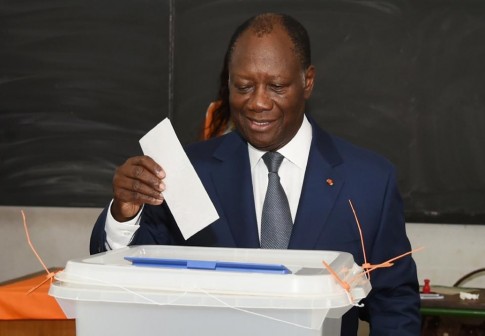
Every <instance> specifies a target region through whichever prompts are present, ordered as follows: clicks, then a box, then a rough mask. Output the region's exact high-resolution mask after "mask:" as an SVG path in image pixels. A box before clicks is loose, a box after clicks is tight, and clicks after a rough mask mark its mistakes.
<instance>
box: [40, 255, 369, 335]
mask: <svg viewBox="0 0 485 336" xmlns="http://www.w3.org/2000/svg"><path fill="white" fill-rule="evenodd" d="M323 261H325V262H326V263H327V264H328V265H329V266H330V268H331V270H333V272H335V275H332V274H331V272H330V271H329V270H328V269H327V268H326V267H325V266H324V264H323ZM361 273H362V269H361V268H360V267H359V266H358V265H356V264H355V263H354V260H353V257H352V255H351V254H349V253H345V252H335V251H304V250H268V249H241V248H237V249H236V248H209V247H181V246H136V247H127V248H122V249H119V250H113V251H108V252H105V253H100V254H97V255H94V256H90V257H87V258H84V259H74V260H70V261H68V263H67V265H66V267H65V269H64V270H63V271H62V272H60V273H58V274H57V275H56V281H55V282H54V283H53V284H52V285H51V287H50V290H49V294H50V295H52V296H53V297H55V298H56V300H57V301H58V303H59V304H60V306H61V308H62V309H63V311H64V313H65V314H66V316H67V317H68V318H75V319H76V332H77V336H92V335H117V336H125V335H126V336H128V335H130V336H132V335H145V336H152V335H191V336H192V335H207V336H209V335H210V336H215V335H221V336H222V335H223V336H228V335H231V336H238V335H241V336H242V335H244V336H247V335H251V336H256V335H264V336H267V335H297V336H300V335H301V336H310V335H331V336H335V335H339V334H340V325H341V317H342V315H343V314H344V313H345V312H347V311H348V310H349V309H350V308H351V307H352V306H353V305H355V304H357V303H358V302H359V301H360V300H361V299H362V298H364V297H365V296H366V295H367V294H368V293H369V291H370V289H371V286H370V283H369V281H368V280H367V279H366V278H365V276H362V274H361ZM337 277H338V278H339V279H340V280H338V279H337ZM343 282H345V283H348V284H349V286H350V287H349V288H347V290H346V289H344V286H342V283H343Z"/></svg>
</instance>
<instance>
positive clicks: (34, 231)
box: [0, 207, 485, 287]
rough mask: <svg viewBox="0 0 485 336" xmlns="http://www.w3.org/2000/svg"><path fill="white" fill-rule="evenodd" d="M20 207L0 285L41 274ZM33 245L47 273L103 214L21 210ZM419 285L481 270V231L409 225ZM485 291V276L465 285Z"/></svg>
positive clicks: (0, 222)
mask: <svg viewBox="0 0 485 336" xmlns="http://www.w3.org/2000/svg"><path fill="white" fill-rule="evenodd" d="M20 209H22V208H20V207H0V237H1V238H0V242H1V243H0V264H1V265H2V268H1V270H2V271H1V272H0V282H1V281H5V280H8V279H12V278H15V277H19V276H22V275H25V274H29V273H33V272H37V271H40V270H42V266H41V265H40V263H39V262H38V261H37V259H36V258H35V256H34V254H33V253H32V251H31V250H30V248H29V246H28V244H27V240H26V238H25V232H24V229H23V225H22V217H21V214H20ZM23 209H24V211H25V213H26V215H27V223H28V227H29V230H30V237H31V240H32V243H33V244H34V246H35V247H36V249H37V251H38V252H39V254H40V256H41V257H42V258H43V260H44V262H45V263H46V265H47V266H48V267H63V266H64V265H65V263H66V262H67V260H69V259H73V258H79V257H84V256H87V255H89V248H88V245H89V236H90V233H91V228H92V226H93V224H94V222H95V220H96V218H97V216H98V215H99V213H100V212H101V209H92V208H90V209H82V208H40V207H27V208H23ZM407 231H408V235H409V238H410V240H411V243H412V245H413V248H416V247H420V246H424V247H425V249H424V250H423V251H421V252H418V253H416V254H415V255H414V258H415V260H416V263H417V265H418V276H419V280H420V283H423V280H424V279H425V278H429V279H431V285H433V284H440V285H452V284H453V283H454V282H455V281H456V280H458V279H459V278H460V277H461V276H463V275H465V274H467V273H469V272H471V271H473V270H475V269H478V268H481V267H485V225H449V224H446V225H439V224H408V225H407ZM467 285H470V286H479V287H485V276H482V277H478V278H476V279H474V280H472V281H470V282H468V283H467Z"/></svg>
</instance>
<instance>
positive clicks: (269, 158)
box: [263, 152, 285, 173]
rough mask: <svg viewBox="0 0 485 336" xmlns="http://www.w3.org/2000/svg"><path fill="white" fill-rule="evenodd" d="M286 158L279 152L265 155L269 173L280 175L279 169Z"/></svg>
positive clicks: (264, 158) (264, 159)
mask: <svg viewBox="0 0 485 336" xmlns="http://www.w3.org/2000/svg"><path fill="white" fill-rule="evenodd" d="M284 158H285V157H284V156H283V155H281V154H280V153H278V152H267V153H266V154H264V155H263V161H264V163H265V164H266V167H268V172H270V173H278V169H279V168H280V166H281V162H283V159H284Z"/></svg>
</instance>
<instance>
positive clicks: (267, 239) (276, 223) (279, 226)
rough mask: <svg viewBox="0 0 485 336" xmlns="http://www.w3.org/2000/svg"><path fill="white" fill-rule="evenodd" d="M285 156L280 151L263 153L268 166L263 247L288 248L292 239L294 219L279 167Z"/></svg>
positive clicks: (262, 233)
mask: <svg viewBox="0 0 485 336" xmlns="http://www.w3.org/2000/svg"><path fill="white" fill-rule="evenodd" d="M283 159H284V156H283V155H281V154H280V153H278V152H267V153H266V154H264V155H263V160H264V163H265V164H266V167H268V189H267V190H266V196H265V198H264V203H263V214H262V216H261V247H262V248H266V249H286V248H288V242H289V241H290V235H291V230H292V228H293V221H292V219H291V212H290V205H289V203H288V198H287V197H286V194H285V191H284V190H283V187H282V186H281V183H280V177H279V175H278V169H279V168H280V165H281V162H283Z"/></svg>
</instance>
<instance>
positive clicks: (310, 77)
mask: <svg viewBox="0 0 485 336" xmlns="http://www.w3.org/2000/svg"><path fill="white" fill-rule="evenodd" d="M315 73H316V70H315V66H313V65H310V66H309V67H308V68H307V69H306V70H305V88H304V97H305V99H308V98H310V96H311V95H312V91H313V84H314V81H315Z"/></svg>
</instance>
